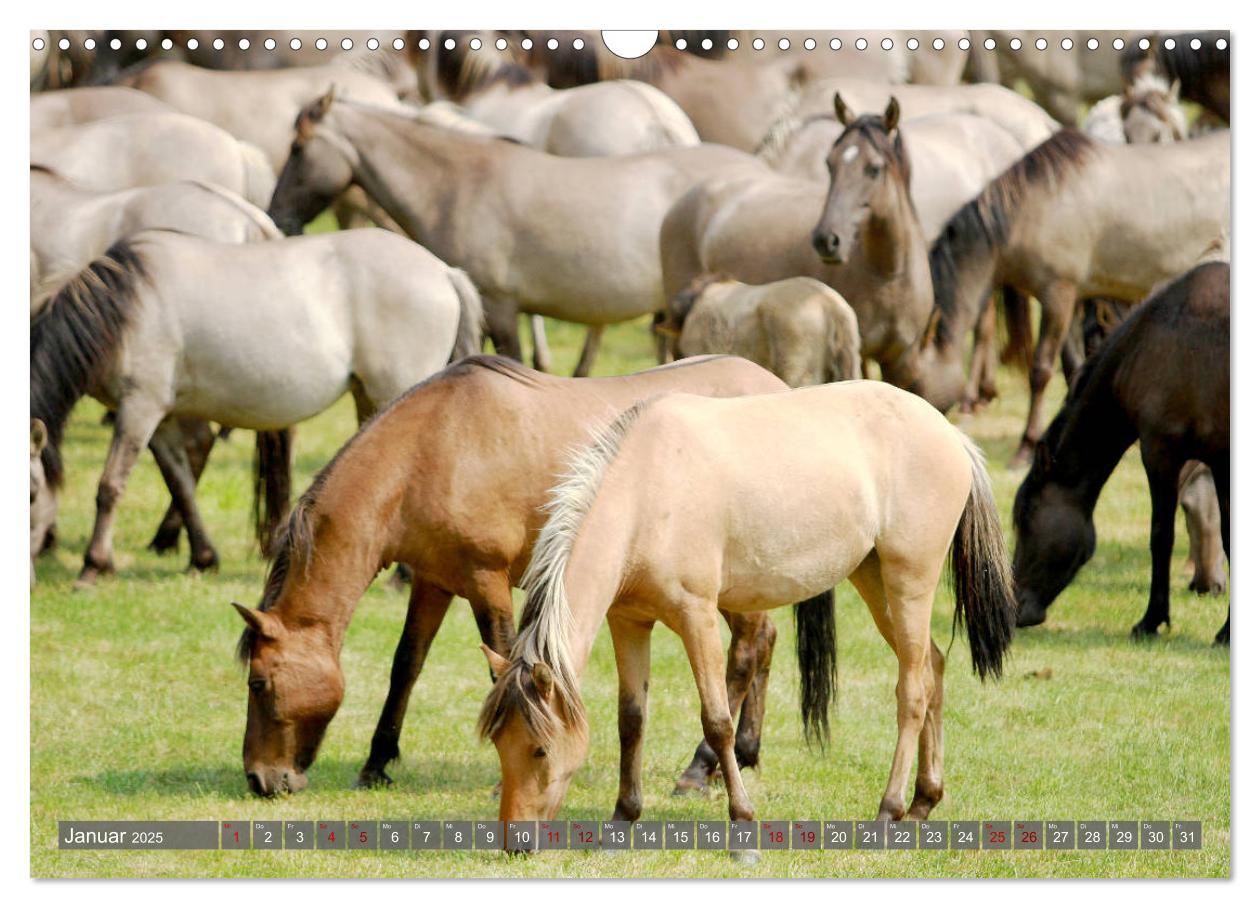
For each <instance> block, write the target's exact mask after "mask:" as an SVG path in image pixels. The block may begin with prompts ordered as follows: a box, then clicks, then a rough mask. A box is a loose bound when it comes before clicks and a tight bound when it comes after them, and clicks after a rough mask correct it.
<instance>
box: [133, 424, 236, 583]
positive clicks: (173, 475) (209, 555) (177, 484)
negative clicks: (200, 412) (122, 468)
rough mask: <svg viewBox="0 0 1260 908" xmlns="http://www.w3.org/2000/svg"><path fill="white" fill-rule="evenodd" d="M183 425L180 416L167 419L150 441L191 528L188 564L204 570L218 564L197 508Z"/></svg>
mask: <svg viewBox="0 0 1260 908" xmlns="http://www.w3.org/2000/svg"><path fill="white" fill-rule="evenodd" d="M185 440H186V439H185V434H184V429H183V427H182V426H181V425H180V423H179V421H178V420H174V419H167V420H164V421H163V422H162V423H161V425H159V426H158V428H157V431H155V432H154V433H153V439H152V441H151V442H150V444H151V446H152V448H153V455H154V458H155V459H156V460H157V463H158V469H159V470H161V471H162V478H163V479H164V480H166V485H167V487H168V488H169V489H170V490H171V495H172V496H173V497H174V499H175V505H176V507H177V508H178V510H179V512H180V513H181V514H182V515H183V517H184V526H185V527H187V528H188V552H189V555H188V557H189V568H190V569H194V570H198V571H205V570H211V569H214V568H217V567H218V566H219V555H218V553H217V552H215V550H214V544H213V543H212V542H211V541H210V535H209V533H208V532H207V531H206V527H205V524H204V523H203V522H202V519H201V512H200V511H199V510H198V509H197V478H196V476H195V475H194V474H193V469H192V465H191V464H190V463H189V460H188V452H187V449H186V448H185Z"/></svg>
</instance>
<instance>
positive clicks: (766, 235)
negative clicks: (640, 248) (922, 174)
mask: <svg viewBox="0 0 1260 908" xmlns="http://www.w3.org/2000/svg"><path fill="white" fill-rule="evenodd" d="M899 116H900V114H899V109H898V107H897V103H896V101H893V102H891V103H890V104H889V106H888V108H887V109H886V110H885V111H884V114H883V115H882V116H871V115H864V116H861V117H857V118H856V119H853V120H852V121H851V122H849V123H848V125H847V126H846V128H845V130H844V132H843V133H842V134H841V135H840V137H839V138H838V139H837V140H836V142H835V144H834V146H833V147H832V149H831V151H830V152H829V153H828V154H829V157H828V166H829V167H830V168H831V171H832V182H831V185H830V187H826V186H822V185H820V184H818V183H816V182H814V181H813V180H802V179H795V178H791V177H784V176H779V175H777V174H766V175H755V176H751V177H744V178H738V179H715V180H709V181H707V182H705V183H701V184H700V185H698V186H697V187H695V188H694V189H693V190H691V191H690V192H688V193H687V194H686V195H684V196H683V197H682V198H681V199H680V200H679V201H678V202H677V203H676V204H675V205H674V207H673V208H671V209H670V212H669V214H668V215H666V217H665V221H664V223H663V224H662V226H661V233H660V255H661V264H662V268H663V270H664V279H665V289H666V291H667V292H668V294H669V296H670V298H672V297H673V296H674V295H675V294H677V293H678V292H680V291H681V290H683V289H684V288H685V287H687V286H688V285H689V284H691V282H692V281H694V280H696V279H697V278H699V277H702V276H704V275H706V274H723V275H726V276H729V277H731V278H733V279H735V280H738V281H742V282H744V283H747V284H769V283H772V282H774V281H779V280H783V279H785V278H791V277H802V276H803V277H812V278H816V279H818V280H820V281H822V282H823V283H825V284H827V285H828V286H829V287H832V288H833V289H835V290H836V291H837V292H838V293H839V294H840V295H841V296H842V297H844V299H845V300H847V301H848V303H849V305H851V306H852V307H853V311H854V312H855V313H856V314H857V318H858V328H859V330H860V331H861V336H862V356H863V357H865V358H867V359H873V360H875V361H876V362H878V363H879V364H880V366H881V368H882V369H883V377H884V378H885V379H887V380H890V381H894V382H897V381H898V380H899V377H898V375H897V373H896V371H895V367H896V366H897V364H898V363H899V362H900V361H901V359H902V357H903V356H904V354H905V351H906V349H907V348H908V347H911V346H913V345H914V343H915V340H916V338H918V337H919V335H920V334H921V333H922V331H923V326H924V325H925V324H926V323H927V319H928V316H929V314H930V313H931V310H932V283H931V274H930V273H929V271H928V259H927V253H928V246H927V243H926V242H925V240H924V238H923V231H922V229H921V227H920V225H919V220H918V218H917V217H916V215H915V209H914V202H913V200H912V199H911V196H910V179H911V174H910V165H909V160H908V158H907V155H906V150H905V147H904V145H903V144H902V141H901V135H900V131H899V130H898V129H897V123H898V119H899Z"/></svg>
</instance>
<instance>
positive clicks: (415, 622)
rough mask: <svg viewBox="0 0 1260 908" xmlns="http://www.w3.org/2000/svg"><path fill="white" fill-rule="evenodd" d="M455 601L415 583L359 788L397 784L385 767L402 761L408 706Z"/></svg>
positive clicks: (360, 775)
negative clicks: (400, 743) (401, 744)
mask: <svg viewBox="0 0 1260 908" xmlns="http://www.w3.org/2000/svg"><path fill="white" fill-rule="evenodd" d="M451 598H452V597H451V594H450V593H448V592H446V591H445V590H442V589H439V588H438V587H436V586H433V585H432V584H431V583H426V582H425V581H423V580H416V581H414V582H413V583H412V585H411V599H410V600H409V601H408V603H407V619H406V621H405V623H404V624H403V632H402V637H401V638H399V640H398V647H397V648H396V649H395V650H394V665H393V668H392V669H390V673H389V693H388V694H387V695H386V696H385V706H384V708H383V709H382V710H381V717H380V719H379V720H378V721H377V723H376V731H375V732H374V733H373V734H372V749H371V751H370V752H369V753H368V758H367V762H366V763H365V764H363V768H362V769H361V770H359V779H358V781H357V782H356V783H355V787H356V788H370V787H373V786H376V785H389V784H390V783H391V782H393V779H391V778H390V777H389V776H388V775H386V774H385V767H386V766H388V765H389V764H390V763H392V762H393V761H394V760H397V759H398V739H399V737H400V736H401V735H402V726H403V720H404V719H405V718H406V717H407V703H408V701H409V700H410V699H411V691H412V688H414V687H415V684H416V679H417V678H419V677H420V671H421V669H423V668H424V660H425V658H426V657H427V656H428V655H429V645H430V644H431V643H432V642H433V637H434V635H435V634H437V631H438V628H439V627H441V626H442V620H443V619H444V618H445V617H446V611H447V609H448V608H450V605H451Z"/></svg>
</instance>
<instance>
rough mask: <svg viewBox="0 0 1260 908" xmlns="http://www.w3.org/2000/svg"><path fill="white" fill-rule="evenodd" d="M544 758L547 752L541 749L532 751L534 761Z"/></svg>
mask: <svg viewBox="0 0 1260 908" xmlns="http://www.w3.org/2000/svg"><path fill="white" fill-rule="evenodd" d="M545 756H547V751H545V750H543V749H542V748H541V747H540V748H538V749H537V750H536V751H534V759H535V760H541V759H542V758H543V757H545Z"/></svg>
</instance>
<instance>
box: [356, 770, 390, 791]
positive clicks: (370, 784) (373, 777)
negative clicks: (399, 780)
mask: <svg viewBox="0 0 1260 908" xmlns="http://www.w3.org/2000/svg"><path fill="white" fill-rule="evenodd" d="M393 784H394V780H393V779H391V778H390V777H389V776H388V775H386V773H385V770H383V769H364V770H362V771H360V773H359V778H358V779H356V780H355V782H354V786H353V787H354V788H355V789H356V790H363V789H371V788H389V787H390V786H391V785H393Z"/></svg>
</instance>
